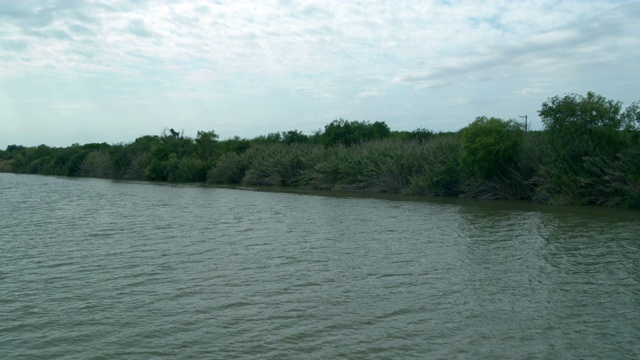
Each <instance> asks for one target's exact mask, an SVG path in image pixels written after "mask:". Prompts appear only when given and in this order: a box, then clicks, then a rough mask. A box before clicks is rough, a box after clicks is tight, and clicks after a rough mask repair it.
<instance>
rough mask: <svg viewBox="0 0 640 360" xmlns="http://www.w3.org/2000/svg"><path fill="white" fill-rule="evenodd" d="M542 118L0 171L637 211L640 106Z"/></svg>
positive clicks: (582, 101) (584, 102)
mask: <svg viewBox="0 0 640 360" xmlns="http://www.w3.org/2000/svg"><path fill="white" fill-rule="evenodd" d="M540 116H541V118H542V120H543V124H544V126H545V129H544V130H543V131H539V132H525V131H524V129H523V128H522V127H521V125H520V124H518V123H516V122H514V121H511V120H502V119H498V118H493V117H485V116H482V117H479V118H477V119H475V121H473V122H472V123H471V124H469V125H468V126H467V127H465V128H464V129H462V130H461V131H460V132H457V133H438V134H436V133H433V132H431V131H428V130H425V129H417V130H415V131H413V132H409V131H399V132H397V131H396V132H392V131H390V129H389V127H388V126H387V125H386V124H385V123H384V122H374V123H370V122H360V121H348V120H344V119H339V120H334V121H333V122H331V123H329V124H327V125H326V126H325V127H324V130H318V131H316V132H314V133H313V134H312V135H309V136H307V135H305V134H303V133H301V132H300V131H297V130H293V131H287V132H277V133H271V134H268V135H266V136H259V137H256V138H254V139H242V138H239V137H234V138H231V139H227V140H219V139H218V135H217V134H216V133H215V132H214V131H198V133H197V136H196V138H195V139H192V138H189V137H185V136H183V134H182V133H179V132H176V131H174V130H173V129H171V130H169V131H168V132H167V131H165V132H164V133H163V134H161V135H159V136H156V135H147V136H142V137H139V138H137V139H136V140H135V141H134V142H132V143H128V144H114V145H109V144H106V143H102V144H86V145H78V144H74V145H72V146H70V147H67V148H50V147H48V146H46V145H40V146H36V147H23V146H19V145H10V146H8V147H7V149H6V150H3V151H0V171H12V172H18V173H37V174H48V175H66V176H91V177H106V178H126V179H140V180H152V181H170V182H202V181H207V182H209V183H214V184H243V185H275V186H298V187H306V188H313V189H332V190H341V191H376V192H389V193H403V194H419V195H438V196H467V197H473V198H481V199H504V198H508V199H529V200H534V201H538V202H543V203H550V204H595V205H606V206H622V207H635V208H639V207H640V160H639V159H640V104H638V103H633V104H632V105H631V106H629V107H627V108H626V109H623V106H622V103H620V102H616V101H611V100H608V99H606V98H604V97H602V96H600V95H596V94H594V93H587V95H586V96H581V95H576V94H570V95H565V96H562V97H559V96H556V97H553V98H550V99H548V100H547V101H546V102H544V103H543V104H542V107H541V110H540Z"/></svg>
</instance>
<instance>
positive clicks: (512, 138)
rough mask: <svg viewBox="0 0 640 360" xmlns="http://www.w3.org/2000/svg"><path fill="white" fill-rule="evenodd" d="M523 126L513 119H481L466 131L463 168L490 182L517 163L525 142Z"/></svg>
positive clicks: (463, 138) (466, 128) (477, 119)
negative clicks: (490, 179)
mask: <svg viewBox="0 0 640 360" xmlns="http://www.w3.org/2000/svg"><path fill="white" fill-rule="evenodd" d="M522 133H523V131H522V126H521V124H518V123H516V122H514V121H512V120H509V121H505V120H502V119H499V118H495V117H491V118H488V117H486V116H481V117H478V118H476V120H475V121H474V122H472V123H471V124H470V125H468V126H467V127H465V128H464V129H462V156H461V158H460V164H461V166H462V169H464V170H466V171H467V172H468V173H470V174H471V175H475V176H478V177H481V178H485V179H489V178H492V177H495V176H498V175H500V174H504V171H505V170H506V169H507V167H508V166H510V165H512V164H513V163H515V161H516V158H517V156H518V154H519V152H520V149H521V147H522V143H523V136H522Z"/></svg>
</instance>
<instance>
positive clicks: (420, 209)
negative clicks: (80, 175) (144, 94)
mask: <svg viewBox="0 0 640 360" xmlns="http://www.w3.org/2000/svg"><path fill="white" fill-rule="evenodd" d="M393 199H394V198H389V199H379V198H362V197H326V196H310V195H300V194H287V193H271V192H256V191H246V190H233V189H216V188H213V189H212V188H202V187H197V186H166V185H164V186H163V185H154V184H148V183H123V182H113V181H106V180H94V179H67V178H55V177H42V176H31V175H14V174H0V224H1V226H0V358H25V359H26V358H28V359H33V358H83V359H85V358H132V359H137V358H162V357H166V358H203V359H209V358H220V359H234V358H258V359H283V358H295V359H301V358H304V359H329V358H345V359H399V358H432V359H436V358H442V359H482V358H485V359H500V358H503V359H518V358H519V359H523V358H532V359H538V358H550V359H558V358H576V359H584V358H599V359H604V358H606V359H613V358H629V359H635V358H640V251H639V250H640V213H639V212H637V211H620V210H608V209H601V208H571V207H558V208H554V207H536V206H533V205H530V204H521V203H506V202H505V203H502V202H472V201H460V200H455V199H438V200H437V201H397V200H393Z"/></svg>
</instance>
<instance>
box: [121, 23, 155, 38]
mask: <svg viewBox="0 0 640 360" xmlns="http://www.w3.org/2000/svg"><path fill="white" fill-rule="evenodd" d="M125 30H126V31H127V32H129V33H130V34H132V35H135V36H140V37H152V36H153V32H151V31H150V30H149V29H148V28H147V26H146V25H145V23H144V21H143V20H140V19H133V20H130V21H129V24H128V25H127V27H126V28H125Z"/></svg>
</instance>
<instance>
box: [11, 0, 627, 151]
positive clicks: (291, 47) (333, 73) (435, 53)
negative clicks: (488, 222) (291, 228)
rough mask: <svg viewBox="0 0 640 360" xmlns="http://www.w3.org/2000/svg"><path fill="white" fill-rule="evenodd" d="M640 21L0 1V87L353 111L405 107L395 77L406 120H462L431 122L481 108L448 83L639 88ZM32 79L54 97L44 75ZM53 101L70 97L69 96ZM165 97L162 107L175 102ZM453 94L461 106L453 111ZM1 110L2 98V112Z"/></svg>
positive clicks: (581, 11)
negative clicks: (369, 102)
mask: <svg viewBox="0 0 640 360" xmlns="http://www.w3.org/2000/svg"><path fill="white" fill-rule="evenodd" d="M621 4H622V6H620V5H621ZM625 4H626V5H625ZM639 20H640V2H637V1H614V0H610V1H607V0H584V1H577V0H564V1H557V0H535V1H534V0H530V1H507V0H494V1H487V2H479V1H475V0H454V1H448V2H443V1H436V0H430V1H419V2H415V1H409V0H406V1H405V0H399V1H393V2H389V1H370V2H365V3H360V2H350V1H337V0H327V1H322V2H318V1H315V0H299V1H261V2H255V1H249V0H246V1H242V0H240V1H231V0H222V1H215V2H214V1H205V0H193V1H168V0H167V1H165V0H148V1H133V0H130V1H108V2H106V1H67V0H49V1H47V2H41V1H37V0H31V1H29V0H24V1H13V0H0V33H2V34H3V37H2V39H1V40H0V50H2V51H0V90H1V89H3V88H4V89H5V91H6V92H8V93H9V94H10V95H9V96H10V97H11V96H12V94H13V91H12V88H11V86H13V85H12V84H15V83H16V82H15V81H17V80H18V79H28V80H30V81H29V83H38V81H37V80H38V79H39V78H43V77H50V78H55V79H57V80H55V82H56V83H55V84H54V86H59V87H64V86H66V83H68V82H74V81H84V80H86V79H94V80H95V81H94V80H92V81H93V82H92V84H95V85H96V86H98V87H99V88H100V89H102V90H100V91H103V92H105V93H106V94H103V93H100V92H97V93H98V95H99V96H97V97H95V98H94V99H93V101H95V102H96V103H100V102H101V101H103V100H101V99H102V98H104V95H108V96H112V97H117V96H122V97H128V98H132V97H134V98H135V99H131V101H134V102H136V101H140V102H145V99H146V97H148V96H151V95H150V94H166V96H167V97H168V99H169V100H173V99H175V100H176V101H181V100H180V99H187V98H188V99H200V100H201V101H203V102H206V100H207V99H208V98H211V99H219V98H220V97H221V96H222V97H224V96H227V95H228V94H234V96H240V97H241V98H242V96H247V99H249V98H251V96H253V95H256V94H258V95H270V94H279V93H281V92H284V93H287V94H289V96H290V95H291V94H297V97H298V99H299V100H296V101H302V100H301V99H305V100H304V101H312V100H313V99H316V101H318V104H322V106H334V107H335V113H341V112H343V113H350V114H356V116H357V114H359V113H366V112H367V111H368V110H367V109H365V108H359V107H358V106H363V105H358V104H359V103H360V104H361V103H363V102H359V101H355V102H354V101H353V100H354V96H355V99H360V100H363V99H367V98H372V97H375V99H376V102H377V103H379V104H380V106H385V104H387V106H389V108H392V109H399V108H400V106H398V104H399V103H401V102H402V101H403V100H402V98H400V97H396V96H398V95H395V94H397V91H390V88H394V89H395V88H402V87H405V88H406V89H407V91H409V92H408V93H407V94H413V93H411V92H412V91H414V92H416V93H415V96H416V97H415V98H409V97H407V98H406V99H405V100H404V101H409V100H408V99H412V100H411V101H415V103H406V104H404V105H403V106H402V109H404V110H403V112H402V113H398V116H399V117H403V118H406V119H407V120H403V121H405V123H410V121H412V120H411V119H409V118H410V117H411V116H414V117H415V118H414V121H415V122H416V123H419V125H420V126H425V127H428V124H425V123H424V119H423V118H418V117H417V116H418V115H416V114H424V113H425V110H424V109H425V108H426V107H429V108H434V107H443V109H442V111H435V110H433V111H430V112H429V114H434V116H448V115H442V114H451V113H456V114H460V115H459V116H460V117H461V119H459V120H455V121H458V122H455V121H454V120H451V121H449V120H446V121H445V120H444V119H443V118H441V119H435V118H434V119H433V121H434V123H436V122H438V123H444V122H450V123H452V125H451V126H455V125H454V124H460V123H462V125H464V122H468V121H469V119H466V118H462V117H465V116H466V115H465V114H466V113H464V114H463V113H462V112H460V111H462V110H463V109H468V110H467V112H468V113H472V112H474V111H475V112H476V115H479V114H478V112H480V113H483V112H484V111H485V110H486V109H483V108H474V106H478V105H477V104H478V102H474V101H469V102H465V103H464V104H457V105H456V104H454V103H455V101H453V100H450V99H440V98H441V97H442V96H444V94H447V95H448V96H450V97H451V99H472V98H473V97H483V96H485V93H487V92H491V93H494V94H496V95H495V96H496V99H511V98H510V96H513V95H514V94H519V96H521V97H523V98H524V97H526V96H536V97H539V96H553V95H555V94H556V93H563V92H566V91H581V90H582V89H584V91H582V92H586V91H587V90H597V87H598V86H601V85H600V84H602V81H599V82H596V81H595V80H591V79H592V78H593V79H595V77H596V75H597V76H599V79H602V77H604V76H605V75H606V74H611V76H612V77H616V78H622V79H625V81H626V82H625V84H626V85H625V86H627V87H631V88H633V85H634V84H635V83H632V82H631V80H630V79H628V77H625V76H623V75H622V74H621V73H620V72H621V71H625V72H627V73H635V72H637V71H638V70H640V69H638V65H637V61H635V59H637V58H638V57H640V50H639V49H640V30H639V29H638V27H637V23H638V21H639ZM96 79H104V80H100V81H98V80H96ZM636 85H637V84H636ZM486 86H494V87H496V88H491V89H488V88H484V87H486ZM588 87H591V88H588ZM593 87H596V88H595V89H594V88H593ZM635 88H637V86H636V87H635ZM606 89H609V88H606ZM30 91H32V92H33V94H35V95H37V96H39V97H44V98H47V96H49V95H48V94H47V93H46V92H44V90H42V89H39V88H37V87H34V88H32V89H30ZM619 91H620V94H622V95H623V96H629V95H628V94H629V93H630V91H627V92H626V94H625V93H624V92H623V89H620V90H619ZM421 93H424V94H425V95H424V98H422V97H421V96H422V95H420V94H421ZM524 95H526V96H524ZM604 95H607V96H614V95H616V93H614V94H604ZM100 96H102V98H101V97H100ZM274 96H275V95H274ZM405 96H406V94H405ZM412 96H413V95H412ZM241 98H238V99H241ZM49 99H50V100H49V101H51V102H54V101H59V102H63V103H64V104H62V105H64V106H68V108H70V109H71V108H73V106H74V99H73V98H63V97H58V98H56V99H54V98H53V97H49ZM433 99H439V100H438V101H436V100H433ZM543 99H544V98H543ZM84 100H85V101H91V99H84ZM537 100H538V98H536V101H537ZM621 100H625V101H626V102H629V100H627V99H625V98H622V99H621ZM212 101H214V100H212ZM237 101H238V102H242V101H243V100H237ZM496 101H498V100H496ZM166 103H167V104H166V105H164V104H163V103H162V102H161V103H159V104H158V105H157V106H171V105H170V104H169V103H170V101H166ZM289 103H290V99H289V100H284V99H283V100H282V101H280V102H278V101H274V104H271V105H269V106H266V105H265V107H264V113H265V118H267V117H269V115H268V114H270V113H273V114H278V116H281V115H280V114H282V113H286V111H287V110H288V109H294V108H293V106H297V105H296V104H292V105H287V104H289ZM287 106H292V107H291V108H288V107H287ZM305 106H309V104H306V103H305ZM318 106H320V105H318ZM449 106H451V107H456V106H457V108H456V109H455V111H447V110H446V109H447V107H449ZM527 106H529V105H527ZM283 109H284V110H283ZM296 109H297V108H296ZM474 109H475V110H474ZM20 111H21V108H20V107H19V106H18V107H14V109H13V110H12V113H11V116H12V119H14V120H11V121H18V119H17V116H19V113H20ZM159 111H160V112H162V110H159ZM203 111H204V110H203ZM242 113H243V112H242V111H238V112H237V113H235V114H234V113H233V110H232V109H229V110H228V114H226V115H224V116H225V117H226V118H229V119H234V118H236V117H237V118H238V119H239V118H240V117H242V115H241V114H242ZM378 113H380V111H378ZM16 114H18V115H16ZM140 114H141V113H140V112H136V116H140ZM406 114H414V115H406ZM6 116H8V113H6V112H2V110H1V109H0V117H2V118H5V117H6ZM194 116H195V115H194ZM201 116H202V117H203V118H204V117H207V114H205V113H202V114H201ZM221 116H222V115H221ZM296 116H299V115H296ZM389 116H393V114H392V113H389ZM149 117H151V115H149ZM305 118H308V119H316V120H315V121H317V122H324V121H328V120H331V119H323V118H320V117H314V116H313V115H312V114H310V115H309V116H308V117H305ZM373 120H375V119H373ZM131 121H141V122H143V121H148V120H145V118H144V117H143V118H141V119H133V118H132V119H131ZM252 121H258V120H252ZM309 121H311V120H309ZM317 125H318V124H315V125H314V126H312V127H318V126H317ZM148 126H155V124H154V123H152V122H150V121H149V125H148ZM176 126H177V125H176ZM230 127H232V126H230ZM0 130H1V128H0ZM121 140H122V139H121ZM124 140H126V139H124ZM77 141H81V139H78V140H77ZM74 142H75V141H74ZM0 145H2V144H0Z"/></svg>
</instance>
